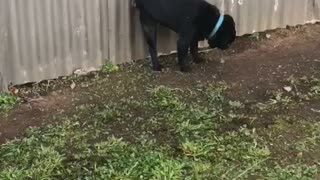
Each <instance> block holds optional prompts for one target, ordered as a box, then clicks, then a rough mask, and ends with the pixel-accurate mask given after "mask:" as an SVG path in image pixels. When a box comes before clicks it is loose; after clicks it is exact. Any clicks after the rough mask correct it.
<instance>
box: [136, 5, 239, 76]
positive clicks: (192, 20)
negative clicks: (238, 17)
mask: <svg viewBox="0 0 320 180" xmlns="http://www.w3.org/2000/svg"><path fill="white" fill-rule="evenodd" d="M136 7H137V8H138V9H139V10H140V21H141V25H142V29H143V31H144V35H145V38H146V41H147V44H148V46H149V53H150V55H151V59H152V66H153V69H154V70H155V71H161V65H160V64H159V62H158V58H157V46H156V44H157V25H158V24H160V25H163V26H166V27H168V28H170V29H171V30H173V31H175V32H176V33H177V34H178V35H179V40H178V42H177V50H178V60H179V65H180V67H181V71H183V72H187V71H189V70H190V67H189V64H188V63H187V62H186V56H187V54H188V51H189V49H190V52H191V54H192V56H193V58H194V61H195V62H196V63H200V62H201V61H202V60H201V59H200V57H199V55H198V42H199V41H202V40H205V39H207V38H208V36H209V34H210V33H211V31H212V30H213V28H214V27H215V25H216V23H217V21H218V19H219V16H220V12H219V10H218V8H217V7H216V6H213V5H211V4H209V3H208V2H206V1H205V0H136ZM224 17H225V19H224V22H223V24H222V26H221V28H220V29H219V31H218V32H217V34H216V35H215V36H214V37H213V38H211V39H208V43H209V45H210V47H211V48H215V47H217V48H219V49H227V48H228V47H229V46H230V45H231V44H232V42H233V41H234V40H235V37H236V30H235V23H234V20H233V18H232V17H231V16H230V15H225V16H224Z"/></svg>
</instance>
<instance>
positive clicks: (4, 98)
mask: <svg viewBox="0 0 320 180" xmlns="http://www.w3.org/2000/svg"><path fill="white" fill-rule="evenodd" d="M19 101H20V99H19V98H18V97H16V96H12V95H10V94H8V93H4V94H0V113H1V112H2V111H8V110H10V109H12V108H13V106H14V105H15V104H17V103H18V102H19Z"/></svg>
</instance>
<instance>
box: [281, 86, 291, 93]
mask: <svg viewBox="0 0 320 180" xmlns="http://www.w3.org/2000/svg"><path fill="white" fill-rule="evenodd" d="M283 89H284V90H285V91H287V92H291V91H292V87H291V86H286V87H284V88H283Z"/></svg>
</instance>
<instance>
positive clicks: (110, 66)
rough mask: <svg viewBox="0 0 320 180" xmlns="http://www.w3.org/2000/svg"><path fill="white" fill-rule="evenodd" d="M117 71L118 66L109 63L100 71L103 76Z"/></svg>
mask: <svg viewBox="0 0 320 180" xmlns="http://www.w3.org/2000/svg"><path fill="white" fill-rule="evenodd" d="M119 70H120V68H119V66H117V65H113V64H111V63H108V64H106V65H104V66H103V67H102V69H101V71H102V73H105V74H108V73H113V72H117V71H119Z"/></svg>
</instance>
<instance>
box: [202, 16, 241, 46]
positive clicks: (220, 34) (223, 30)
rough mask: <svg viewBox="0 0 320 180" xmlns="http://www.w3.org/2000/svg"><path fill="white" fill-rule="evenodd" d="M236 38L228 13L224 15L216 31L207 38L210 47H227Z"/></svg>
mask: <svg viewBox="0 0 320 180" xmlns="http://www.w3.org/2000/svg"><path fill="white" fill-rule="evenodd" d="M235 39H236V27H235V22H234V20H233V18H232V17H231V16H230V15H224V21H223V23H222V25H221V27H220V28H219V30H218V31H217V33H216V34H215V35H214V36H213V37H211V38H209V39H208V43H209V45H210V48H219V49H222V50H224V49H228V48H229V47H230V45H231V44H232V43H233V42H234V40H235Z"/></svg>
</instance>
